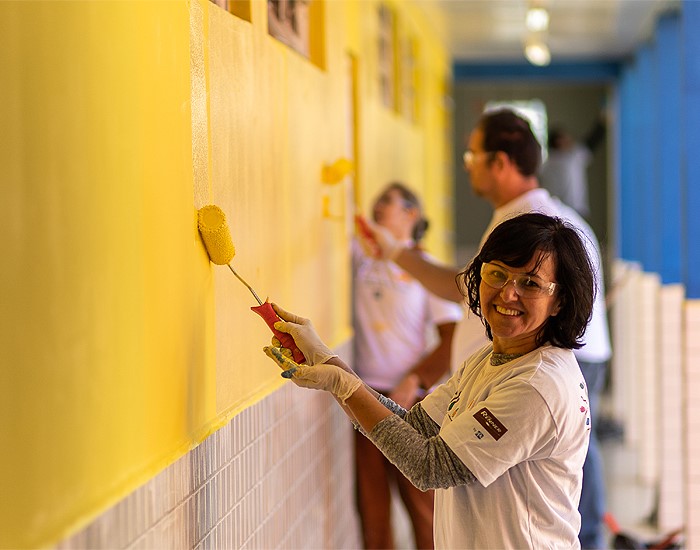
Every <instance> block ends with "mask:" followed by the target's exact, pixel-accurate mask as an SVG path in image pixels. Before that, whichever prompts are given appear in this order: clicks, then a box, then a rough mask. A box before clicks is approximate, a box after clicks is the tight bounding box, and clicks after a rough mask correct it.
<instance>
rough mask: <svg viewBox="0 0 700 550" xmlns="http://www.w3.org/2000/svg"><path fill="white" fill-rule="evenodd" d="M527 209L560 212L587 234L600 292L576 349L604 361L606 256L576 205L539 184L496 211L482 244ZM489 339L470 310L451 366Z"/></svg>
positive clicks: (584, 357)
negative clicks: (502, 223) (604, 279)
mask: <svg viewBox="0 0 700 550" xmlns="http://www.w3.org/2000/svg"><path fill="white" fill-rule="evenodd" d="M527 212H540V213H542V214H547V215H549V216H557V217H559V218H562V219H564V220H566V221H568V222H570V223H571V224H572V225H573V226H574V227H576V228H578V229H580V230H581V231H582V232H583V234H584V235H585V236H586V238H585V239H584V241H585V244H586V248H587V249H588V254H589V256H590V257H591V259H592V261H593V266H594V268H595V270H596V275H597V276H596V283H597V286H598V292H597V293H596V299H595V302H594V304H593V315H592V317H591V321H590V323H588V327H587V328H586V333H585V334H584V336H583V341H584V342H585V345H584V346H583V347H582V348H581V349H577V350H576V351H575V352H574V353H575V354H576V357H577V358H578V359H579V360H581V361H588V362H591V363H602V362H605V361H607V360H608V359H610V357H611V356H612V346H611V345H610V333H609V332H608V317H607V312H606V310H605V287H604V284H603V271H602V260H601V256H600V248H599V246H598V239H596V237H595V233H593V230H592V229H591V228H590V226H589V225H588V224H587V223H586V222H585V221H584V220H583V218H581V216H579V215H578V214H577V213H576V211H575V210H574V209H573V208H570V207H568V206H566V205H565V204H563V203H562V202H561V201H560V200H559V199H557V198H555V197H552V196H551V195H550V194H549V192H548V191H547V190H546V189H542V188H538V189H533V190H531V191H528V192H527V193H524V194H522V195H520V196H519V197H518V198H516V199H514V200H512V201H510V202H509V203H507V204H505V205H503V206H501V207H500V208H497V209H496V210H494V211H493V216H492V217H491V222H490V223H489V226H488V227H487V228H486V231H485V232H484V235H483V237H482V238H481V243H480V244H479V248H481V246H482V245H483V244H484V242H485V241H486V239H487V237H488V236H489V235H490V234H491V231H493V228H494V227H496V226H497V225H498V224H499V223H501V222H503V221H505V220H507V219H509V218H512V217H514V216H517V215H519V214H525V213H527ZM487 342H488V339H487V338H486V330H485V328H484V325H483V324H482V322H481V319H479V318H478V317H476V316H475V315H474V314H473V313H471V312H468V314H467V315H465V316H464V318H463V320H462V322H461V323H459V324H458V325H457V328H456V329H455V334H454V337H453V339H452V359H451V370H452V372H454V371H456V370H457V369H458V368H459V367H460V366H461V364H462V362H464V360H465V359H466V358H467V357H469V356H470V355H471V354H472V353H474V351H476V350H477V349H479V348H480V347H481V346H483V345H484V344H485V343H487Z"/></svg>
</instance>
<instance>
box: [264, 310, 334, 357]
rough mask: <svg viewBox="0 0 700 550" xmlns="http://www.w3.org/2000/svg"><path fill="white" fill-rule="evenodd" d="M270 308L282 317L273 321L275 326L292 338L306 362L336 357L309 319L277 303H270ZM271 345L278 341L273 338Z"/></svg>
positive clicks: (275, 344) (276, 344)
mask: <svg viewBox="0 0 700 550" xmlns="http://www.w3.org/2000/svg"><path fill="white" fill-rule="evenodd" d="M272 308H273V309H274V310H275V312H276V313H277V315H279V317H280V319H282V321H278V322H277V323H275V328H276V329H277V330H279V331H282V332H286V333H287V334H289V335H290V336H291V337H292V338H294V342H295V343H296V345H297V346H298V347H299V349H300V350H301V352H302V353H303V354H304V357H306V362H307V364H309V365H316V364H319V363H327V362H328V360H329V359H331V358H332V357H338V356H337V355H335V354H334V353H333V352H332V351H331V350H330V349H329V348H328V346H326V344H324V343H323V342H322V341H321V339H320V338H319V337H318V334H316V330H315V329H314V326H313V325H312V324H311V321H310V320H309V319H304V318H303V317H299V316H298V315H295V314H294V313H290V312H288V311H285V310H283V309H282V308H281V307H280V306H278V305H277V304H272ZM273 345H274V346H275V347H277V346H278V343H277V342H275V340H273ZM281 349H286V348H281Z"/></svg>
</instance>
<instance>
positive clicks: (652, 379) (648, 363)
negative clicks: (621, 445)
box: [634, 273, 661, 484]
mask: <svg viewBox="0 0 700 550" xmlns="http://www.w3.org/2000/svg"><path fill="white" fill-rule="evenodd" d="M660 290H661V280H660V278H659V276H658V275H656V274H653V273H643V274H642V275H641V276H640V278H639V283H638V288H637V292H636V301H637V305H638V311H637V316H636V317H635V318H634V320H635V324H636V330H635V344H636V347H637V349H638V350H639V354H638V364H637V369H638V372H637V376H638V377H639V380H640V387H639V391H640V393H639V396H638V397H639V399H638V402H637V414H638V415H639V416H638V417H639V434H640V440H639V450H640V453H639V475H640V478H641V481H642V482H643V483H646V484H653V483H656V481H657V479H658V475H659V453H660V451H659V435H660V431H659V397H660V390H659V379H660V376H661V373H660V370H661V369H660V365H659V358H660V351H661V350H660V346H659V343H660V334H659V327H658V324H657V323H658V320H659V314H660V312H659V309H660V308H659V293H660Z"/></svg>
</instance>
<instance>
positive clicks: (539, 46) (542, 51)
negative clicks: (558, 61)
mask: <svg viewBox="0 0 700 550" xmlns="http://www.w3.org/2000/svg"><path fill="white" fill-rule="evenodd" d="M525 57H526V58H527V60H528V61H529V62H530V63H532V64H533V65H539V66H543V65H549V62H550V61H551V56H550V54H549V48H548V47H547V44H545V43H544V42H530V43H529V44H526V45H525Z"/></svg>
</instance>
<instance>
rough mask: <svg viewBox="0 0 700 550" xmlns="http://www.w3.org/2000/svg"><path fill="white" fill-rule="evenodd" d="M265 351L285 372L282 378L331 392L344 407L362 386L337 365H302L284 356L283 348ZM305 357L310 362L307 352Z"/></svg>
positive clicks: (269, 348) (301, 385)
mask: <svg viewBox="0 0 700 550" xmlns="http://www.w3.org/2000/svg"><path fill="white" fill-rule="evenodd" d="M297 345H299V343H298V342H297ZM299 349H301V346H300V347H299ZM263 351H264V352H265V354H266V355H267V356H268V357H269V358H270V359H272V360H273V361H274V362H275V363H277V364H278V365H279V366H280V368H281V369H282V370H283V371H284V372H283V373H282V376H284V377H285V378H289V379H291V380H292V382H294V383H295V384H296V385H297V386H300V387H302V388H311V389H314V390H324V391H327V392H331V393H332V394H333V395H335V396H336V397H337V398H338V400H339V401H340V402H341V403H342V404H343V405H344V404H345V401H346V400H347V399H348V398H349V397H350V396H351V395H352V394H353V393H355V392H356V391H357V390H358V389H359V388H360V386H362V380H360V379H359V378H357V377H356V376H353V375H352V374H350V373H349V372H347V371H345V370H343V369H341V368H340V367H337V366H335V365H328V364H325V363H320V364H315V365H310V366H308V365H300V364H298V363H295V362H294V361H293V360H292V359H290V358H289V357H287V356H286V355H284V354H283V353H282V349H281V348H273V347H270V346H266V347H264V348H263ZM303 351H304V350H303V349H302V352H303ZM304 355H305V356H306V358H307V360H308V357H309V356H308V355H306V353H305V352H304Z"/></svg>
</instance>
